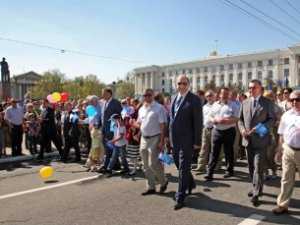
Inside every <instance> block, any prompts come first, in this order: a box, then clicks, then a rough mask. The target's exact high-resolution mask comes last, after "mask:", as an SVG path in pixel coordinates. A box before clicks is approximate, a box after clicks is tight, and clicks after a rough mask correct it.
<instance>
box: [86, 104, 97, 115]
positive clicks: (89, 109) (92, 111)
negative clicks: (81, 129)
mask: <svg viewBox="0 0 300 225" xmlns="http://www.w3.org/2000/svg"><path fill="white" fill-rule="evenodd" d="M85 113H86V114H87V116H88V117H94V116H95V115H96V114H97V110H96V108H95V106H92V105H88V106H87V107H86V109H85Z"/></svg>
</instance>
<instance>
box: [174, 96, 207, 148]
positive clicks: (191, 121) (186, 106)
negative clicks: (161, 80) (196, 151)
mask: <svg viewBox="0 0 300 225" xmlns="http://www.w3.org/2000/svg"><path fill="white" fill-rule="evenodd" d="M176 98H177V96H174V98H173V100H172V104H171V115H170V126H169V128H170V138H171V143H172V144H173V146H174V148H182V149H186V148H192V146H193V145H194V144H195V145H200V144H201V132H202V124H203V123H202V104H201V101H200V99H199V97H198V96H196V95H194V94H193V93H191V92H188V94H187V95H186V97H185V99H184V100H183V102H182V104H181V105H180V107H179V109H178V111H177V113H176V115H175V113H174V108H175V102H176Z"/></svg>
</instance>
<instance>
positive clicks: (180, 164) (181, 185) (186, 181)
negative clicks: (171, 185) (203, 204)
mask: <svg viewBox="0 0 300 225" xmlns="http://www.w3.org/2000/svg"><path fill="white" fill-rule="evenodd" d="M193 152H194V149H193V146H190V147H186V148H184V149H183V148H179V147H176V146H174V148H173V158H174V162H175V165H176V167H177V169H178V172H179V181H178V191H177V193H176V201H177V202H183V201H184V199H185V197H186V191H187V190H188V189H189V188H191V187H192V186H194V185H195V181H194V178H193V175H192V173H191V163H192V158H193Z"/></svg>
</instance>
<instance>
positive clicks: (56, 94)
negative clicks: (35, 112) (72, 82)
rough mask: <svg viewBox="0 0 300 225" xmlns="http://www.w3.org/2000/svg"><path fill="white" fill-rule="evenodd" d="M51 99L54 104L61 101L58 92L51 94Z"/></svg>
mask: <svg viewBox="0 0 300 225" xmlns="http://www.w3.org/2000/svg"><path fill="white" fill-rule="evenodd" d="M52 99H53V101H54V102H59V101H60V100H61V95H60V93H58V92H54V93H52Z"/></svg>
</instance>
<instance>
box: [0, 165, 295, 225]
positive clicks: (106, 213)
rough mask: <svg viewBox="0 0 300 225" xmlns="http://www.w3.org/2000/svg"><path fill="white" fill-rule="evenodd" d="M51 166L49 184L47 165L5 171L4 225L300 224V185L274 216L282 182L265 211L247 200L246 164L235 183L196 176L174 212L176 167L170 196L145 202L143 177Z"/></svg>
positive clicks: (268, 192)
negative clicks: (44, 173) (286, 209)
mask: <svg viewBox="0 0 300 225" xmlns="http://www.w3.org/2000/svg"><path fill="white" fill-rule="evenodd" d="M49 165H52V166H53V167H54V168H55V175H54V176H53V177H52V178H51V180H50V182H48V183H45V182H44V180H42V179H41V178H40V177H39V175H38V171H39V169H40V168H41V167H42V166H43V165H40V164H37V163H32V162H24V163H21V164H17V165H11V166H9V167H8V166H7V165H1V166H0V225H19V224H22V225H54V224H55V225H96V224H97V225H99V224H101V225H102V224H103V225H111V224H122V225H132V224H138V225H144V224H145V225H146V224H149V225H150V224H151V225H156V224H159V225H163V224H166V225H169V224H170V225H177V224H178V225H185V224H186V225H188V224H195V225H196V224H203V225H238V224H240V225H241V224H243V225H246V224H247V225H253V224H263V225H271V224H291V225H299V224H300V191H299V187H300V182H299V181H298V182H296V186H297V188H295V190H294V193H293V200H292V202H291V207H290V210H291V213H290V214H289V215H283V216H275V215H273V214H272V213H271V211H270V210H271V209H272V208H273V207H274V206H275V202H276V197H277V194H278V192H279V183H280V180H279V179H277V180H274V181H268V182H267V185H266V186H265V189H264V196H263V197H262V205H260V206H259V207H257V208H255V207H253V206H252V205H251V203H250V201H249V198H248V197H247V193H248V191H249V189H250V184H249V183H248V179H247V173H246V172H247V170H246V167H245V164H244V163H243V162H242V163H240V166H239V167H237V172H236V176H235V177H234V178H232V179H223V177H222V174H216V176H215V177H216V179H215V180H214V181H213V182H209V183H207V182H204V180H203V175H197V176H196V179H197V189H196V190H195V191H194V194H193V195H191V196H189V197H188V198H187V199H186V204H187V207H185V208H183V209H181V210H180V211H174V210H173V206H174V201H173V196H174V194H175V191H176V189H177V181H178V179H177V177H178V176H177V171H176V169H175V168H174V167H167V168H166V173H167V176H168V179H169V182H170V183H169V186H168V189H167V191H166V193H165V194H163V195H152V196H147V197H143V196H141V195H140V193H141V192H142V191H144V189H145V180H144V178H143V175H142V173H138V174H137V175H136V176H134V177H126V176H125V177H120V176H114V177H111V178H105V177H103V176H102V175H99V174H98V173H90V172H85V168H83V167H82V166H81V165H79V164H75V163H69V164H62V163H59V162H55V161H52V162H49ZM89 177H91V178H89ZM85 178H88V179H86V180H82V179H85ZM23 191H27V192H25V193H24V192H23ZM20 192H23V193H20ZM10 194H11V195H10ZM249 217H250V218H257V220H249V219H247V218H249ZM260 220H262V221H260Z"/></svg>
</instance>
